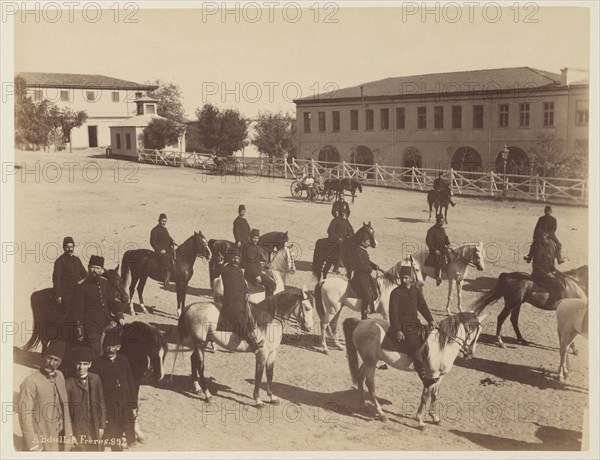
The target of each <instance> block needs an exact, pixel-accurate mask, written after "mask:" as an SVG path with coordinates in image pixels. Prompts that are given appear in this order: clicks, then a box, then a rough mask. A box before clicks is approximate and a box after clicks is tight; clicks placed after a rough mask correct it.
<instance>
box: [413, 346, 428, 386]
mask: <svg viewBox="0 0 600 460" xmlns="http://www.w3.org/2000/svg"><path fill="white" fill-rule="evenodd" d="M412 358H413V367H414V368H415V371H416V372H417V375H418V376H419V378H420V379H421V381H422V382H423V383H425V382H426V381H427V380H428V377H427V373H426V372H425V367H424V366H423V360H422V359H421V356H420V353H418V352H417V353H414V354H413V357H412Z"/></svg>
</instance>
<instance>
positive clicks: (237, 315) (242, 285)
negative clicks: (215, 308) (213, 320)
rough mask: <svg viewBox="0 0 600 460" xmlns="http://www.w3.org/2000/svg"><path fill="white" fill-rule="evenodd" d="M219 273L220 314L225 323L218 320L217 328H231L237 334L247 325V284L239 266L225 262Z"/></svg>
mask: <svg viewBox="0 0 600 460" xmlns="http://www.w3.org/2000/svg"><path fill="white" fill-rule="evenodd" d="M219 274H220V275H221V279H222V280H223V307H222V308H221V315H222V316H223V317H224V318H225V322H226V324H223V322H220V323H219V329H220V330H231V331H233V332H236V333H238V334H239V332H240V330H241V329H242V328H245V327H246V326H247V325H248V316H247V312H246V294H247V292H248V286H247V284H246V281H245V279H244V272H243V270H242V269H241V268H239V267H234V266H233V265H230V264H226V265H223V267H222V268H221V269H220V271H219Z"/></svg>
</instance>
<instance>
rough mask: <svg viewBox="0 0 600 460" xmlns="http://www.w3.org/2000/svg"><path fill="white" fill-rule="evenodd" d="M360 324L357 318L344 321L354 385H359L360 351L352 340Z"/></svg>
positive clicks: (347, 352)
mask: <svg viewBox="0 0 600 460" xmlns="http://www.w3.org/2000/svg"><path fill="white" fill-rule="evenodd" d="M359 322H360V320H359V319H357V318H348V319H346V320H345V321H344V323H343V324H344V338H345V339H346V357H347V358H348V368H349V369H350V376H351V377H352V383H354V384H355V385H358V351H357V350H356V345H354V340H352V334H353V333H354V329H356V326H357V325H358V323H359Z"/></svg>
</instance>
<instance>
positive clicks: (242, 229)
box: [233, 204, 250, 249]
mask: <svg viewBox="0 0 600 460" xmlns="http://www.w3.org/2000/svg"><path fill="white" fill-rule="evenodd" d="M245 215H246V206H244V205H243V204H240V205H239V206H238V216H237V217H236V218H235V220H234V221H233V239H234V240H235V246H236V247H237V248H238V249H241V247H242V245H244V244H246V243H247V242H248V241H249V240H250V224H249V223H248V221H247V220H246V217H245Z"/></svg>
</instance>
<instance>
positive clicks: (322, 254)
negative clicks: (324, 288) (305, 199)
mask: <svg viewBox="0 0 600 460" xmlns="http://www.w3.org/2000/svg"><path fill="white" fill-rule="evenodd" d="M364 236H368V237H369V241H370V242H371V246H372V247H377V240H376V239H375V230H373V227H372V226H371V222H369V223H368V224H365V223H364V222H363V225H362V227H361V228H360V229H359V230H358V231H357V232H356V233H355V234H354V236H352V237H351V238H348V239H346V240H345V241H344V242H343V243H342V250H341V254H339V253H338V249H337V245H335V244H334V243H332V242H331V240H330V239H329V238H321V239H320V240H317V242H316V243H315V251H314V252H313V263H312V272H313V275H315V277H316V278H317V280H318V281H321V275H322V276H323V278H327V273H328V272H329V269H330V268H331V265H333V264H335V263H339V261H340V258H341V260H342V262H343V263H344V267H346V276H347V277H348V279H350V278H352V272H353V271H354V270H353V268H352V261H353V260H354V254H355V253H356V249H357V248H358V245H359V244H360V242H361V241H362V240H363V238H364Z"/></svg>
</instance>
